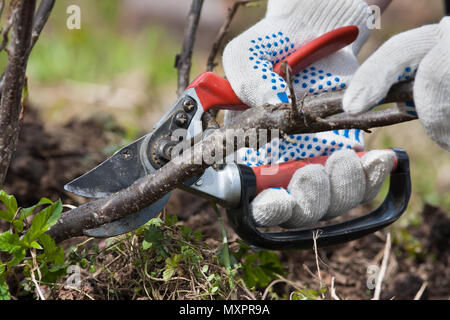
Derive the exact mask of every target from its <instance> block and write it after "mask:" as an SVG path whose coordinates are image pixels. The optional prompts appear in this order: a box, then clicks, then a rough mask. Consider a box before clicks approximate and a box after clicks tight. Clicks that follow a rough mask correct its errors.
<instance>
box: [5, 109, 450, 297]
mask: <svg viewBox="0 0 450 320" xmlns="http://www.w3.org/2000/svg"><path fill="white" fill-rule="evenodd" d="M109 142H110V141H109V139H107V138H105V134H104V130H103V129H102V126H101V124H99V123H98V122H96V121H94V120H87V121H82V122H77V121H72V122H69V123H68V124H67V125H65V126H63V127H53V128H51V129H44V126H43V125H42V122H41V120H40V119H39V117H38V115H37V113H36V112H34V111H33V110H28V113H27V115H26V117H25V120H24V123H23V128H22V131H21V135H20V141H19V144H18V148H17V151H16V153H15V155H14V159H13V161H12V164H11V168H10V170H9V173H8V177H7V181H6V186H5V189H6V190H7V192H9V193H12V194H14V195H16V197H17V199H18V202H19V204H20V205H22V206H29V205H32V204H34V203H36V202H37V201H38V200H39V198H40V197H43V196H45V197H49V198H51V199H53V200H55V199H57V198H61V199H62V200H63V202H64V203H70V204H75V205H79V204H81V203H83V202H85V201H86V200H85V199H83V198H80V197H76V196H73V195H71V194H69V193H67V192H65V191H64V190H63V185H64V184H65V183H67V182H68V181H70V180H71V179H73V178H75V177H77V176H79V175H80V174H82V173H84V172H86V171H87V170H88V169H90V168H92V167H93V166H94V165H95V164H97V163H99V162H101V161H102V160H103V159H104V157H105V155H104V154H103V153H102V152H101V150H102V149H103V148H104V147H106V145H107V144H108V143H109ZM167 212H169V213H177V215H178V216H179V218H180V220H181V221H182V222H183V223H185V224H186V225H188V226H190V227H191V228H193V229H194V230H200V231H202V233H203V235H204V239H207V240H206V241H207V243H208V244H209V245H210V246H211V247H215V246H217V247H218V246H219V245H220V239H221V236H220V229H219V225H218V223H217V221H216V217H215V215H214V212H213V211H212V209H211V208H210V207H209V205H208V203H207V202H205V201H203V200H201V199H199V198H198V197H194V196H192V195H190V194H188V193H185V192H182V191H175V192H173V194H172V199H171V200H170V202H169V204H168V206H167ZM422 215H423V224H422V225H420V226H419V227H414V228H413V227H411V228H410V229H408V230H407V231H408V232H409V233H410V234H411V235H413V236H414V237H415V238H417V239H418V241H419V242H420V244H421V247H422V252H421V253H420V254H415V255H411V253H410V252H408V250H407V249H406V248H405V247H404V246H403V245H401V244H398V243H396V242H395V241H394V243H393V246H392V250H391V254H390V259H389V264H388V268H387V272H386V276H385V280H384V285H383V290H382V294H381V298H383V299H392V298H394V299H413V298H414V297H415V295H416V294H417V292H418V291H419V290H420V288H421V287H422V286H423V285H424V283H426V289H425V291H424V292H423V294H422V295H421V299H449V298H450V219H449V215H448V214H447V213H446V212H443V211H442V210H440V209H439V208H435V207H432V206H426V207H425V208H424V210H423V214H422ZM227 231H228V234H229V236H230V239H229V240H230V241H231V242H233V241H235V240H236V239H237V237H236V235H235V234H234V233H233V231H232V230H231V229H230V228H229V229H228V230H227ZM385 240H386V233H385V232H378V233H376V234H372V235H369V236H366V237H364V238H362V239H359V240H356V241H353V242H350V243H347V244H343V245H339V246H335V247H329V248H322V249H319V252H318V256H319V257H320V261H321V262H320V263H319V267H320V278H321V281H322V283H323V284H324V285H326V286H328V287H329V288H330V287H331V280H332V278H333V277H334V279H335V289H336V294H337V295H338V296H339V297H340V298H341V299H370V298H371V297H372V296H373V290H369V289H368V288H367V281H368V277H369V276H370V275H368V273H367V270H368V267H369V266H370V265H378V266H379V265H380V264H381V260H382V258H383V251H384V246H385ZM280 258H281V261H282V263H283V264H284V265H286V266H287V267H288V271H289V272H288V276H287V279H288V280H290V281H293V282H295V283H296V284H298V285H301V286H303V287H307V288H311V289H317V288H318V287H319V283H320V280H319V277H318V276H317V265H316V257H315V253H314V251H313V250H305V251H285V252H281V253H280ZM123 276H124V277H125V276H126V275H125V274H124V275H123ZM274 290H275V291H276V292H277V293H279V294H285V295H286V296H289V294H290V292H292V291H293V289H292V287H290V286H289V285H287V284H286V283H280V284H276V285H275V286H274ZM97 293H98V294H99V293H100V292H97ZM59 297H60V298H62V299H63V298H68V299H73V298H77V295H76V294H74V293H73V292H72V293H67V292H61V294H60V295H59ZM97 297H99V296H98V295H97ZM100 298H101V296H100ZM103 298H106V297H103Z"/></svg>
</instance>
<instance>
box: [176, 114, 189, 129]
mask: <svg viewBox="0 0 450 320" xmlns="http://www.w3.org/2000/svg"><path fill="white" fill-rule="evenodd" d="M187 120H188V118H187V115H186V113H184V112H182V113H178V114H177V115H176V116H175V122H176V124H177V125H179V126H184V124H185V123H186V121H187Z"/></svg>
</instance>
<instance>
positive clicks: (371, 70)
mask: <svg viewBox="0 0 450 320" xmlns="http://www.w3.org/2000/svg"><path fill="white" fill-rule="evenodd" d="M437 37H438V28H437V26H435V25H429V26H424V27H421V28H417V29H414V30H410V31H407V32H404V33H401V34H399V35H396V36H394V37H392V38H391V39H389V40H388V41H387V42H386V43H385V44H383V45H382V46H381V47H380V48H379V49H378V50H377V51H376V52H375V53H374V54H373V55H372V56H370V57H369V58H368V59H367V60H366V61H365V62H364V63H363V64H362V66H361V67H360V68H359V69H358V71H357V72H356V73H355V75H354V76H353V79H352V82H351V84H350V86H349V87H348V89H347V91H346V93H345V95H344V99H343V109H344V111H345V112H348V113H350V114H357V113H361V112H363V111H366V110H368V109H370V108H371V107H374V106H376V105H378V104H381V103H382V102H383V98H384V97H385V96H386V94H387V93H388V92H389V89H390V88H391V87H392V85H393V84H395V83H398V82H401V81H405V80H409V79H412V78H414V77H415V73H416V71H417V68H418V66H419V63H420V61H421V60H422V59H423V57H424V56H425V55H426V54H427V53H428V52H429V51H430V50H431V49H432V48H433V46H435V45H436V43H437V40H438V38H437Z"/></svg>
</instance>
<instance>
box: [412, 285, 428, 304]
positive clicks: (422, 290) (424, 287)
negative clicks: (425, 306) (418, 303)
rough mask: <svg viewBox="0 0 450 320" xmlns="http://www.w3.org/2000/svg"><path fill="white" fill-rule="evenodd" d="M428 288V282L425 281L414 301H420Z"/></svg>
mask: <svg viewBox="0 0 450 320" xmlns="http://www.w3.org/2000/svg"><path fill="white" fill-rule="evenodd" d="M427 287H428V281H424V282H423V284H422V286H421V287H420V289H419V291H417V293H416V295H415V296H414V300H420V298H422V295H423V293H424V292H425V289H426V288H427Z"/></svg>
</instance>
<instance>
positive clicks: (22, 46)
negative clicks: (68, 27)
mask: <svg viewBox="0 0 450 320" xmlns="http://www.w3.org/2000/svg"><path fill="white" fill-rule="evenodd" d="M12 5H13V6H14V7H13V12H12V14H13V15H15V18H14V20H15V23H14V26H13V31H12V37H11V41H10V43H9V46H8V64H7V66H6V69H5V76H4V81H3V82H4V85H3V88H2V98H1V103H0V186H1V185H2V184H3V182H4V180H5V176H6V173H7V171H8V167H9V163H10V161H11V156H12V153H13V152H14V150H15V147H16V143H17V139H18V136H19V131H20V119H19V118H20V114H21V107H22V106H21V99H22V89H23V85H24V81H25V71H26V67H27V61H28V56H29V53H30V45H31V31H32V27H33V16H34V10H35V6H36V1H35V0H27V1H19V2H16V3H15V4H12Z"/></svg>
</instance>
